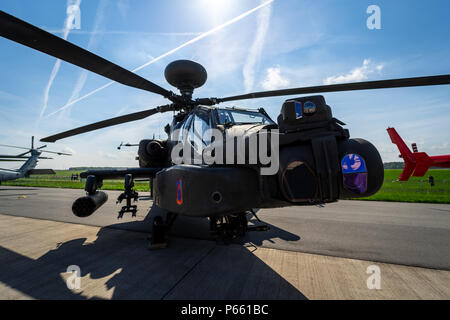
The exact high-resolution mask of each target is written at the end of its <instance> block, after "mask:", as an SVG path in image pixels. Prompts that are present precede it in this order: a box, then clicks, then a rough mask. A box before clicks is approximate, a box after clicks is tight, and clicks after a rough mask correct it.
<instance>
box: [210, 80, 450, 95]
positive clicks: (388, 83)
mask: <svg viewBox="0 0 450 320" xmlns="http://www.w3.org/2000/svg"><path fill="white" fill-rule="evenodd" d="M443 84H450V75H448V74H446V75H438V76H428V77H417V78H402V79H391V80H378V81H364V82H352V83H342V84H331V85H323V86H314V87H303V88H293V89H282V90H273V91H262V92H253V93H247V94H243V95H239V96H232V97H226V98H218V99H217V102H226V101H235V100H244V99H254V98H267V97H277V96H287V95H293V94H310V93H323V92H337V91H353V90H371V89H388V88H405V87H419V86H436V85H443ZM212 101H213V100H212Z"/></svg>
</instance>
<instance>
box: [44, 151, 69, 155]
mask: <svg viewBox="0 0 450 320" xmlns="http://www.w3.org/2000/svg"><path fill="white" fill-rule="evenodd" d="M40 152H48V153H54V154H59V155H60V156H61V155H64V156H71V155H72V154H70V153H64V152H57V151H47V150H42V151H40Z"/></svg>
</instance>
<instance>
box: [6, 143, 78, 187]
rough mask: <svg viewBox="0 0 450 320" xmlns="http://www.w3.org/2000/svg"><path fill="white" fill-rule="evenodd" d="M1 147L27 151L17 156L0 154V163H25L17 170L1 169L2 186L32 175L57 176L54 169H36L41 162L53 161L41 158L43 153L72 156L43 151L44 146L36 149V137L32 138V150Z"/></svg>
mask: <svg viewBox="0 0 450 320" xmlns="http://www.w3.org/2000/svg"><path fill="white" fill-rule="evenodd" d="M0 147H8V148H16V149H23V150H27V151H26V152H22V153H21V154H17V155H6V154H0V162H3V161H23V162H25V163H24V164H23V165H22V166H21V167H20V168H19V169H17V170H12V169H2V168H0V184H2V181H10V180H16V179H20V178H28V177H30V175H32V174H55V171H54V170H53V169H35V168H36V166H37V163H38V161H39V160H41V159H53V158H49V157H43V156H41V155H42V153H43V152H47V153H53V154H57V155H65V156H71V154H70V153H64V152H56V151H48V150H42V149H44V148H46V147H47V145H43V146H40V147H37V148H35V147H34V136H32V137H31V148H26V147H18V146H11V145H6V144H0ZM28 154H30V155H29V156H27V155H28Z"/></svg>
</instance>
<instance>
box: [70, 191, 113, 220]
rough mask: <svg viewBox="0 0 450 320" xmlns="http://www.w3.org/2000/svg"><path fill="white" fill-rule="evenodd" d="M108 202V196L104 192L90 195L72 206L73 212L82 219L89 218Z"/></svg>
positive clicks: (76, 201) (79, 199)
mask: <svg viewBox="0 0 450 320" xmlns="http://www.w3.org/2000/svg"><path fill="white" fill-rule="evenodd" d="M107 200H108V195H107V194H106V193H105V192H103V191H97V192H95V193H94V194H88V195H86V196H84V197H81V198H78V199H77V200H75V201H74V203H73V205H72V212H73V214H74V215H76V216H77V217H80V218H84V217H89V216H90V215H91V214H93V213H94V212H95V211H96V210H97V209H98V208H100V207H101V206H102V205H103V204H104V203H105V202H106V201H107Z"/></svg>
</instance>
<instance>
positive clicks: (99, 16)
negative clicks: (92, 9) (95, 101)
mask: <svg viewBox="0 0 450 320" xmlns="http://www.w3.org/2000/svg"><path fill="white" fill-rule="evenodd" d="M105 7H106V0H101V1H100V3H99V5H98V8H97V13H96V15H95V23H94V29H93V30H94V32H97V31H98V30H99V28H100V25H101V24H102V22H103V17H104V11H105ZM96 42H97V36H96V33H93V34H92V35H91V37H90V38H89V43H88V46H87V48H88V50H91V49H92V48H93V47H94V46H95V45H96ZM87 77H88V71H87V70H83V71H82V72H81V74H80V75H79V77H78V80H77V82H76V84H75V87H74V89H73V91H72V95H71V96H70V98H69V100H68V101H67V103H66V104H69V103H71V102H72V101H74V100H75V99H76V98H78V96H79V95H80V91H81V90H82V89H83V87H84V84H85V83H86V80H87Z"/></svg>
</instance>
